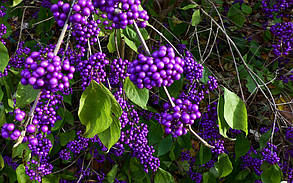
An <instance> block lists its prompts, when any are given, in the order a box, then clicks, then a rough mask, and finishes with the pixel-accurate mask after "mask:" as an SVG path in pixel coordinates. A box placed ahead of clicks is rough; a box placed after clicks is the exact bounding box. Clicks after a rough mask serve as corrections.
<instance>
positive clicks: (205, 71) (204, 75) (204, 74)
mask: <svg viewBox="0 0 293 183" xmlns="http://www.w3.org/2000/svg"><path fill="white" fill-rule="evenodd" d="M210 75H212V73H211V72H210V71H209V70H208V69H207V68H206V67H204V68H203V72H202V78H201V79H200V81H201V82H203V83H204V84H207V82H208V80H210V79H209V76H210Z"/></svg>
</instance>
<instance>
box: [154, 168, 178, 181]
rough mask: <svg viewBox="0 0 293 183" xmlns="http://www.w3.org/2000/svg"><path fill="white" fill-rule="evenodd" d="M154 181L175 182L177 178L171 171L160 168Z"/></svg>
mask: <svg viewBox="0 0 293 183" xmlns="http://www.w3.org/2000/svg"><path fill="white" fill-rule="evenodd" d="M154 183H175V179H174V177H173V176H172V175H171V173H169V172H167V171H165V170H163V169H162V168H159V169H158V170H157V173H156V175H155V181H154Z"/></svg>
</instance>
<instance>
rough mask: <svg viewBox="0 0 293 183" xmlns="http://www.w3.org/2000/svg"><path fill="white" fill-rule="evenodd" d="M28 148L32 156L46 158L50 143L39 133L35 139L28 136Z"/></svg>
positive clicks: (50, 146)
mask: <svg viewBox="0 0 293 183" xmlns="http://www.w3.org/2000/svg"><path fill="white" fill-rule="evenodd" d="M28 147H29V149H30V150H31V151H32V155H33V156H40V157H47V156H48V154H49V151H50V149H51V148H52V142H51V141H50V140H49V139H47V138H46V137H45V136H44V135H43V134H41V133H39V134H37V135H36V137H33V136H29V144H28Z"/></svg>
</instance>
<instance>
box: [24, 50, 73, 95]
mask: <svg viewBox="0 0 293 183" xmlns="http://www.w3.org/2000/svg"><path fill="white" fill-rule="evenodd" d="M74 71H75V68H74V67H73V66H71V65H70V63H69V60H67V59H65V60H64V61H63V62H62V61H61V59H60V57H59V56H54V54H53V52H48V53H47V55H43V54H41V53H40V52H32V53H31V55H30V56H29V57H28V58H27V59H26V62H25V69H24V70H22V71H21V76H22V78H21V84H23V85H28V84H30V85H32V86H33V88H34V89H46V90H51V91H58V90H60V91H62V90H64V89H66V88H69V80H70V79H72V78H73V73H74Z"/></svg>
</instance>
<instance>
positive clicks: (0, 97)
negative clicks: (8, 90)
mask: <svg viewBox="0 0 293 183" xmlns="http://www.w3.org/2000/svg"><path fill="white" fill-rule="evenodd" d="M3 96H4V92H3V91H2V89H1V88H0V101H2V99H3Z"/></svg>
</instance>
